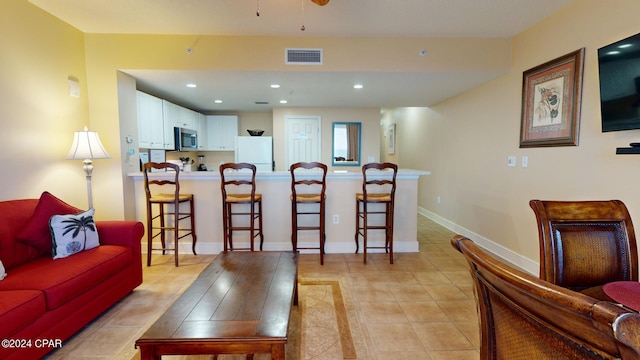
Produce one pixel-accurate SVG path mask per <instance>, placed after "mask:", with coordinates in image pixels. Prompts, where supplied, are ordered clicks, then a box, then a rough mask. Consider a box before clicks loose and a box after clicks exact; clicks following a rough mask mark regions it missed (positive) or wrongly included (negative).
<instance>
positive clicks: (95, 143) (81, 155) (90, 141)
mask: <svg viewBox="0 0 640 360" xmlns="http://www.w3.org/2000/svg"><path fill="white" fill-rule="evenodd" d="M109 158H111V155H109V153H107V150H105V149H104V147H103V146H102V143H101V142H100V137H99V136H98V133H97V132H95V131H89V130H88V129H87V127H86V126H85V127H84V131H76V132H75V133H74V135H73V144H72V145H71V149H69V153H67V156H66V158H65V159H67V160H82V162H83V163H84V166H83V167H82V168H83V169H84V172H85V173H86V174H87V195H88V198H89V209H91V208H93V197H92V195H91V173H92V172H93V161H92V160H93V159H109Z"/></svg>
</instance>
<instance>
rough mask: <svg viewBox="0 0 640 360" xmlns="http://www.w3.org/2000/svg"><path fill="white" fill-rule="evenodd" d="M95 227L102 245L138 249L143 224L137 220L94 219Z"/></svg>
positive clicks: (142, 232)
mask: <svg viewBox="0 0 640 360" xmlns="http://www.w3.org/2000/svg"><path fill="white" fill-rule="evenodd" d="M96 228H97V229H98V235H99V236H100V243H101V244H103V245H122V246H128V247H133V248H138V249H140V240H141V239H142V235H144V225H142V223H141V222H139V221H96ZM134 251H135V250H134ZM138 252H140V250H138Z"/></svg>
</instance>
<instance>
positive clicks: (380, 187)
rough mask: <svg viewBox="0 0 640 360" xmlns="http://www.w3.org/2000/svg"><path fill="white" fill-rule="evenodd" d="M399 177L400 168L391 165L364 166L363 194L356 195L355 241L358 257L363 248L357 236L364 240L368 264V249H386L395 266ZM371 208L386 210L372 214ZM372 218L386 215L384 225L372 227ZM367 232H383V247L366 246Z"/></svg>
mask: <svg viewBox="0 0 640 360" xmlns="http://www.w3.org/2000/svg"><path fill="white" fill-rule="evenodd" d="M375 170H378V171H375ZM397 173H398V165H396V164H392V163H369V164H365V165H363V166H362V178H363V179H362V193H358V194H356V236H355V240H356V254H357V253H358V250H359V248H360V244H359V242H358V236H362V240H363V253H364V263H365V264H366V263H367V249H384V250H385V252H387V253H389V263H391V264H393V208H394V199H395V193H396V174H397ZM374 174H375V175H374ZM372 205H373V206H374V207H377V205H381V206H384V211H381V210H375V211H373V210H371V206H372ZM371 214H384V217H385V220H384V223H383V224H381V225H380V224H376V225H372V224H371V223H370V222H369V215H371ZM368 230H384V232H385V244H384V246H369V245H368V244H367V232H368Z"/></svg>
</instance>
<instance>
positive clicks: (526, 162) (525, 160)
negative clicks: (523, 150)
mask: <svg viewBox="0 0 640 360" xmlns="http://www.w3.org/2000/svg"><path fill="white" fill-rule="evenodd" d="M528 166H529V157H528V156H523V157H522V167H523V168H526V167H528Z"/></svg>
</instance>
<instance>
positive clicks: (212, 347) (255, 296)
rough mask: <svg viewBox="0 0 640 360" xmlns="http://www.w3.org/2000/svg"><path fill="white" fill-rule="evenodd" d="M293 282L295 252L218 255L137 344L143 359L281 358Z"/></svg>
mask: <svg viewBox="0 0 640 360" xmlns="http://www.w3.org/2000/svg"><path fill="white" fill-rule="evenodd" d="M297 278H298V256H297V253H295V252H269V251H259V252H237V251H236V252H227V253H221V254H220V255H218V256H216V258H215V259H214V261H213V262H212V263H211V264H210V265H209V266H208V267H207V268H206V269H205V270H204V271H203V272H202V274H200V276H199V277H198V278H197V279H196V281H195V282H194V283H193V284H192V285H191V286H190V287H189V288H188V289H187V290H186V291H185V292H184V293H183V294H182V295H181V296H180V297H179V298H178V299H177V300H176V301H175V302H174V303H173V305H171V307H170V308H169V309H168V310H167V311H166V312H165V313H164V314H163V315H162V316H161V317H160V318H159V319H158V320H157V321H156V322H155V323H154V324H153V325H152V326H151V327H150V328H149V329H148V330H147V331H146V332H145V333H144V334H143V335H142V337H141V338H139V339H138V340H137V341H136V344H135V345H136V347H139V348H140V355H141V358H142V360H147V359H160V358H161V357H162V355H198V354H255V353H271V358H272V359H274V360H280V359H284V358H285V344H286V343H287V330H288V327H289V316H290V314H291V307H292V305H297V304H298V285H297Z"/></svg>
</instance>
